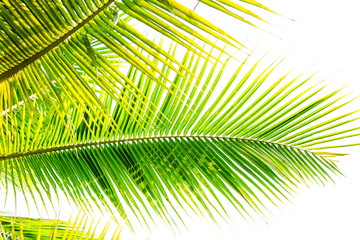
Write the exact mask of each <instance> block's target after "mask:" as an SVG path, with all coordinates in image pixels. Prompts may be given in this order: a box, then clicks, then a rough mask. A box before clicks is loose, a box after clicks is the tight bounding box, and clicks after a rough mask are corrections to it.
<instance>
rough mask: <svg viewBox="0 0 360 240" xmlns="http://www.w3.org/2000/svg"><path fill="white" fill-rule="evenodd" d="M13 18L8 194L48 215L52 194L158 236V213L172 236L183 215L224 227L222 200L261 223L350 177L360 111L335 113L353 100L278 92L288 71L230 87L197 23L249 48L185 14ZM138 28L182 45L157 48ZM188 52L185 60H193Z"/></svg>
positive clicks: (254, 74)
mask: <svg viewBox="0 0 360 240" xmlns="http://www.w3.org/2000/svg"><path fill="white" fill-rule="evenodd" d="M240 2H242V3H245V4H253V5H255V6H258V7H260V8H263V9H265V10H267V9H266V8H265V7H264V6H262V5H260V4H259V3H257V2H255V1H240ZM201 3H204V4H206V5H208V6H210V7H214V8H216V9H218V10H220V11H223V12H225V13H227V14H230V15H232V16H234V17H237V18H238V19H240V20H243V18H242V17H240V15H235V13H233V12H232V11H230V10H227V9H228V8H235V9H237V10H240V11H242V12H243V13H246V14H249V15H251V16H253V17H257V15H255V14H253V13H252V12H249V11H248V10H246V9H245V8H243V7H241V6H240V5H238V4H237V3H234V2H232V1H226V0H221V1H220V0H219V1H212V0H208V1H204V0H203V1H201ZM0 7H1V9H0V11H1V18H2V19H1V21H0V24H2V25H1V26H0V27H1V30H2V31H0V34H1V35H0V38H1V44H2V46H1V50H2V52H1V60H2V61H1V63H2V66H1V76H0V81H1V86H0V98H1V99H0V114H1V118H0V128H1V132H0V135H1V136H0V139H1V140H0V171H1V175H2V178H0V180H1V182H2V184H3V186H4V187H5V189H6V190H8V188H9V187H11V184H12V187H13V188H14V190H15V191H14V192H15V193H16V189H18V190H20V191H22V192H23V193H24V194H25V193H30V194H31V196H32V198H33V199H34V200H35V199H36V196H40V197H41V199H42V201H43V202H45V197H43V196H42V193H43V192H45V193H46V196H47V198H49V199H51V200H52V201H54V198H53V197H52V192H53V191H55V193H56V194H57V192H58V191H62V192H64V193H65V195H66V196H67V198H68V199H69V200H70V201H72V202H74V203H75V204H77V205H79V206H82V207H85V208H87V209H90V208H91V206H92V205H91V204H88V203H89V202H93V203H95V204H97V205H98V206H99V207H102V206H103V207H105V208H106V209H107V210H108V211H109V212H112V211H113V210H112V209H113V207H115V208H116V209H117V211H118V212H119V213H120V214H121V216H123V217H124V219H125V220H127V219H128V215H129V214H130V213H132V214H134V215H135V216H136V217H137V218H138V219H139V220H140V221H141V222H145V223H146V222H147V219H148V218H150V219H151V214H152V212H155V213H157V214H158V215H159V216H160V217H161V218H163V219H164V221H166V222H169V223H172V222H176V218H179V219H180V220H181V213H180V211H182V210H186V211H189V209H190V211H194V212H197V213H204V212H206V213H207V214H208V215H209V216H210V217H212V218H214V214H215V213H220V214H221V215H223V214H224V213H225V212H226V209H224V207H223V204H222V202H221V197H219V196H218V194H221V195H222V196H223V197H225V198H226V199H227V200H228V201H229V202H230V203H231V204H232V205H233V206H234V207H235V208H236V209H237V210H238V211H239V212H240V213H241V214H243V215H246V214H247V213H248V211H249V210H250V209H252V211H256V212H260V213H261V212H263V210H264V204H263V201H262V199H263V198H266V199H268V200H269V201H271V202H273V203H275V204H276V201H277V200H276V199H280V200H281V199H286V198H287V197H288V196H289V194H291V192H292V191H293V187H294V186H297V185H298V184H300V183H302V182H306V181H315V182H320V183H323V182H325V181H328V180H331V178H332V176H331V174H332V173H335V174H336V173H339V170H338V168H337V167H336V165H335V164H334V163H333V161H332V159H333V158H334V157H336V156H339V155H342V154H339V153H336V152H331V149H333V148H336V147H343V146H346V145H344V144H343V143H341V140H342V139H344V138H348V137H353V136H356V135H358V128H357V127H355V128H350V127H348V128H346V126H347V124H350V123H351V122H353V121H355V120H357V117H356V116H355V113H356V112H357V111H354V112H350V113H346V114H340V115H337V114H336V113H337V112H341V111H339V109H342V107H344V106H345V105H346V104H348V103H349V102H350V101H342V99H343V95H341V94H340V93H339V91H335V92H326V93H324V92H325V91H324V90H323V87H321V86H317V85H316V86H314V85H311V84H309V83H308V81H309V79H310V77H309V78H303V77H300V76H299V77H292V78H290V77H289V76H287V75H285V76H283V77H281V78H280V79H278V80H277V81H275V82H274V83H272V82H271V78H270V76H271V73H272V72H273V71H274V70H275V69H276V67H277V65H278V64H279V63H278V62H277V61H275V62H274V63H273V64H271V65H270V66H269V67H267V68H265V69H262V68H260V67H258V65H259V62H257V63H255V64H254V66H252V67H250V68H246V67H244V66H245V65H246V64H245V63H246V62H244V63H243V64H241V65H240V66H239V68H238V69H237V70H236V71H235V73H234V74H233V76H231V77H230V78H229V79H225V81H224V79H223V78H224V77H223V72H224V71H225V67H226V64H227V63H226V62H227V61H226V62H224V63H223V62H221V56H223V55H226V53H224V51H223V49H219V47H218V45H217V44H215V43H213V42H212V41H210V40H208V39H207V38H204V37H203V36H202V35H201V34H199V33H197V32H196V31H194V30H192V29H191V28H190V27H189V26H190V25H189V24H192V25H193V26H195V27H197V28H199V29H200V30H202V31H205V32H207V33H209V34H211V35H213V36H215V37H216V38H218V39H219V40H222V41H223V42H225V43H226V44H229V45H232V46H234V47H238V48H241V45H240V44H239V43H238V42H237V41H236V40H235V39H233V38H231V37H230V36H229V35H227V34H226V33H224V32H223V31H221V30H220V29H219V28H217V27H215V26H214V25H213V24H211V23H210V22H208V21H207V20H205V19H204V18H202V17H200V16H199V15H197V14H195V13H194V12H191V11H190V10H188V9H187V8H185V7H184V6H182V5H180V4H179V3H177V2H176V1H167V0H163V1H155V0H149V1H131V0H123V1H101V2H100V1H95V0H94V1H90V0H88V1H81V0H77V1H55V0H54V1H11V2H10V1H3V2H2V3H1V4H0ZM130 17H132V18H136V19H138V20H140V21H141V22H143V23H145V24H147V25H148V26H150V27H152V28H154V29H155V30H157V31H158V32H160V33H162V34H163V35H164V36H166V37H168V38H170V39H171V40H172V41H173V42H172V44H171V45H170V46H168V45H167V44H165V43H163V40H159V41H158V42H156V41H151V40H149V39H147V38H146V37H144V36H143V35H141V34H140V33H139V32H138V31H137V30H136V29H135V28H134V27H133V26H132V24H131V21H130ZM257 18H258V17H257ZM30 20H31V21H30ZM244 21H245V20H244ZM189 34H192V35H193V37H195V38H197V40H193V39H192V38H190V37H189ZM165 42H166V41H165ZM177 48H184V49H185V50H186V53H185V54H184V56H183V57H182V59H181V58H179V57H177V56H176V55H175V53H176V49H177ZM224 82H225V84H223V83H224ZM222 85H223V86H222ZM337 129H338V130H337ZM339 141H340V143H337V142H339ZM333 142H334V143H333ZM350 145H351V144H350ZM212 199H215V202H216V203H214V202H212ZM182 205H183V206H182ZM185 205H186V207H185ZM214 220H215V218H214ZM127 221H128V220H127ZM128 223H129V224H131V223H130V222H129V221H128Z"/></svg>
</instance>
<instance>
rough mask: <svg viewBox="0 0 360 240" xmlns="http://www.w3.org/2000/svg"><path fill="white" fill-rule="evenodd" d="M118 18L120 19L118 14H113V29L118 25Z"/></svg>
mask: <svg viewBox="0 0 360 240" xmlns="http://www.w3.org/2000/svg"><path fill="white" fill-rule="evenodd" d="M119 18H120V14H119V12H114V16H113V25H112V26H113V27H114V26H115V25H116V24H117V23H118V21H119Z"/></svg>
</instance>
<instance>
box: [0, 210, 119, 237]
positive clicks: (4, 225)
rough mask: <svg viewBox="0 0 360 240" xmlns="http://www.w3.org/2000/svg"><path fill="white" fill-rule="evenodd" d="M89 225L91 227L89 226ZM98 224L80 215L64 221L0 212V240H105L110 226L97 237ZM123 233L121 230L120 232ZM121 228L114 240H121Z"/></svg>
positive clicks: (117, 230) (116, 232) (113, 235)
mask: <svg viewBox="0 0 360 240" xmlns="http://www.w3.org/2000/svg"><path fill="white" fill-rule="evenodd" d="M87 225H89V226H87ZM97 228H98V227H97V223H96V222H95V221H93V220H92V221H91V222H89V219H88V218H87V217H85V216H84V215H81V214H80V213H79V214H78V215H77V217H76V218H75V220H73V219H70V220H69V221H62V220H57V219H42V218H26V217H15V216H11V215H9V214H6V213H2V212H0V239H1V240H7V239H37V240H42V239H44V240H45V239H46V240H48V239H69V240H72V239H79V240H80V239H84V240H85V239H87V240H101V239H105V236H106V234H109V233H108V225H106V226H105V228H104V229H103V230H102V232H101V234H100V235H96V233H95V232H96V231H98V229H97ZM120 231H121V230H120ZM120 231H119V228H118V229H116V230H115V231H114V233H113V234H112V239H119V236H120Z"/></svg>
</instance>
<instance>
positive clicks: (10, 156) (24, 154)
mask: <svg viewBox="0 0 360 240" xmlns="http://www.w3.org/2000/svg"><path fill="white" fill-rule="evenodd" d="M176 138H177V139H179V138H180V139H186V138H187V139H189V138H203V139H229V140H230V139H233V140H247V141H255V142H262V143H271V144H275V145H278V146H285V147H291V148H294V149H299V148H297V147H295V146H289V145H285V144H281V143H277V142H270V141H263V140H258V139H251V138H241V137H226V136H209V135H178V136H154V137H139V138H127V139H126V138H123V139H117V140H109V141H100V142H91V143H80V144H73V145H66V146H60V147H51V148H45V149H39V150H35V151H26V152H16V153H11V154H8V155H3V156H0V161H5V160H8V159H14V158H20V157H27V156H31V155H38V154H44V153H51V152H58V151H64V150H74V149H79V148H85V147H92V146H101V145H107V144H114V143H124V142H125V143H130V142H138V141H146V140H160V139H176ZM302 150H304V149H302Z"/></svg>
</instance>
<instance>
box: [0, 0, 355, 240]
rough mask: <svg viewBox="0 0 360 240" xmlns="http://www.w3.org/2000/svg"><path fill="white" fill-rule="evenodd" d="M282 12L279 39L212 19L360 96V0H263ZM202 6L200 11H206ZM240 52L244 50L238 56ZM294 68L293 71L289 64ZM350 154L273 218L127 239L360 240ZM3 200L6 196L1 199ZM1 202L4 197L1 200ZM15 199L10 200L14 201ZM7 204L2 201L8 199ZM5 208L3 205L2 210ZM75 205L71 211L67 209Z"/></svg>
mask: <svg viewBox="0 0 360 240" xmlns="http://www.w3.org/2000/svg"><path fill="white" fill-rule="evenodd" d="M259 2H261V3H263V4H264V5H266V6H269V7H270V8H271V9H274V10H275V11H277V12H278V13H280V14H282V15H284V16H287V17H289V18H292V19H294V20H295V21H292V20H289V19H287V18H282V17H277V16H273V15H267V17H266V19H267V20H268V21H269V22H271V23H272V24H273V27H270V28H267V29H269V31H270V32H272V33H274V34H275V35H276V36H277V37H273V36H271V35H269V34H267V33H264V32H260V31H254V29H252V28H248V27H245V26H243V24H237V23H235V21H234V20H232V19H231V18H226V17H223V16H222V15H218V14H216V13H212V12H211V11H209V12H207V14H209V16H212V19H213V21H218V23H219V24H218V25H220V26H221V27H222V28H223V29H224V30H226V31H228V32H230V33H232V34H233V35H235V37H237V38H239V39H240V40H241V41H242V42H244V43H245V45H246V46H248V47H249V48H250V49H251V48H252V47H253V46H255V45H256V44H257V43H259V42H260V43H259V47H258V48H257V50H258V51H257V52H256V54H259V55H263V54H264V53H265V52H266V51H267V50H269V49H271V54H272V55H273V56H275V57H278V56H279V55H281V54H284V53H289V57H288V59H287V64H284V65H283V66H282V67H283V68H284V72H287V71H289V70H291V69H292V68H294V67H297V68H298V69H300V71H306V72H310V73H312V72H314V71H319V75H320V78H321V76H330V77H329V80H328V81H329V83H330V84H332V86H333V87H336V88H341V87H342V86H344V85H345V84H348V87H347V88H346V89H345V90H346V91H352V92H353V94H354V95H360V77H359V74H358V71H359V69H360V67H359V66H360V58H359V56H360V44H359V43H360V28H359V24H360V15H359V11H360V2H359V1H358V0H343V1H338V0H291V1H289V0H259ZM202 10H203V9H202V7H201V4H199V5H198V7H197V9H196V11H199V12H201V11H202ZM206 11H208V9H206ZM239 56H241V55H239ZM287 67H288V69H287ZM349 152H351V155H350V156H346V157H343V158H341V162H340V163H339V164H338V166H339V167H340V169H341V170H342V172H343V173H344V175H345V176H346V177H344V178H336V179H335V180H336V185H335V184H331V183H329V184H327V185H326V186H325V187H321V186H316V185H311V186H310V188H307V187H303V188H301V189H299V190H298V194H297V196H295V197H294V198H293V199H292V203H285V204H284V205H283V206H281V208H280V209H276V208H272V209H271V212H272V215H269V217H268V219H267V220H263V219H260V218H258V219H256V221H255V222H251V221H250V222H246V221H245V220H244V219H242V218H241V216H239V215H238V214H237V213H235V212H234V213H231V214H230V215H231V218H232V219H233V221H232V222H231V223H228V224H225V223H221V230H220V229H219V228H218V227H216V226H215V225H214V224H212V223H207V222H205V221H204V220H201V219H199V218H197V217H192V218H191V219H190V218H189V219H186V220H187V223H188V224H187V226H188V229H185V228H182V229H181V232H179V231H175V233H174V232H173V231H171V230H170V229H169V228H166V227H163V226H161V225H160V226H159V228H158V229H155V230H153V232H152V233H151V234H150V233H149V232H145V231H144V232H141V231H138V232H137V233H136V235H135V236H134V235H132V234H131V233H130V232H129V231H127V230H124V232H123V236H122V238H121V239H126V240H128V239H139V240H140V239H147V238H148V237H150V239H156V240H162V239H164V240H165V239H166V240H180V239H181V240H185V239H186V240H192V239H194V240H195V239H196V240H198V239H207V240H215V239H216V240H218V239H228V240H235V239H236V240H238V239H244V240H260V239H261V240H263V239H267V240H289V239H291V240H300V239H307V240H335V239H336V240H338V239H346V240H357V239H360V232H359V226H360V218H359V216H360V204H359V203H360V174H359V171H360V151H359V147H357V148H353V149H349ZM0 201H1V200H0ZM0 204H1V202H0ZM10 205H11V203H10ZM0 206H3V205H2V204H1V205H0ZM0 210H1V209H0ZM62 211H65V212H66V211H68V209H62Z"/></svg>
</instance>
